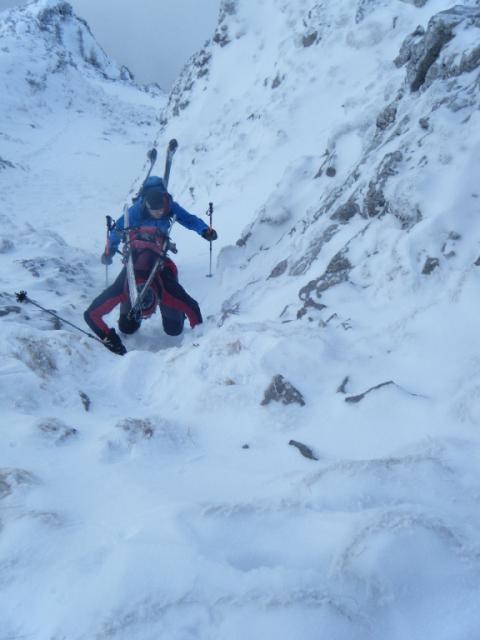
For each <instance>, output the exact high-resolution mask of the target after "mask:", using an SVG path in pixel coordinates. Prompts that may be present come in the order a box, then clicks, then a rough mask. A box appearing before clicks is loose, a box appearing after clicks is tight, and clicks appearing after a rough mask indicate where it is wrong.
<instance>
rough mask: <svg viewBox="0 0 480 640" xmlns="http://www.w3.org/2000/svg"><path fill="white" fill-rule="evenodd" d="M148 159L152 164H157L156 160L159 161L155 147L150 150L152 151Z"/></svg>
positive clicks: (148, 154)
mask: <svg viewBox="0 0 480 640" xmlns="http://www.w3.org/2000/svg"><path fill="white" fill-rule="evenodd" d="M147 158H148V159H149V160H150V162H155V160H156V159H157V150H156V149H155V147H153V149H150V151H149V152H148V153H147Z"/></svg>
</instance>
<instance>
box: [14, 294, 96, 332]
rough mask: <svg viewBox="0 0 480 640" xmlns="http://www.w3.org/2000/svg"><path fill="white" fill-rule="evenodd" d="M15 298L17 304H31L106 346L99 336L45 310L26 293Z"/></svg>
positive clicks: (16, 295)
mask: <svg viewBox="0 0 480 640" xmlns="http://www.w3.org/2000/svg"><path fill="white" fill-rule="evenodd" d="M15 297H16V299H17V302H29V303H30V304H33V306H34V307H37V308H38V309H41V310H42V311H45V313H49V314H50V315H51V316H53V317H54V318H56V319H57V320H60V322H64V323H65V324H69V325H70V326H71V327H73V328H74V329H76V330H77V331H81V332H82V333H84V334H85V335H86V336H88V337H89V338H92V340H96V341H97V342H100V343H101V344H104V343H103V340H100V338H98V337H97V336H94V335H93V333H88V331H84V330H83V329H82V328H81V327H77V325H76V324H73V322H70V321H69V320H65V318H62V317H61V316H59V315H58V314H57V313H55V312H54V311H50V309H45V307H42V306H41V305H40V304H38V302H35V300H32V299H31V298H29V297H28V295H27V292H26V291H19V292H18V293H16V294H15Z"/></svg>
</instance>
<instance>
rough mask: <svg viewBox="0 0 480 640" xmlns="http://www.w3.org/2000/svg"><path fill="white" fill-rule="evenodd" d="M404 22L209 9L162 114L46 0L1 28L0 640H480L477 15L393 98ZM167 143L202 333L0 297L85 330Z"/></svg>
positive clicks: (377, 10) (271, 3)
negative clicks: (108, 341) (111, 243)
mask: <svg viewBox="0 0 480 640" xmlns="http://www.w3.org/2000/svg"><path fill="white" fill-rule="evenodd" d="M416 4H423V3H422V2H417V3H416ZM424 5H425V6H423V7H417V6H415V3H413V4H412V3H408V2H401V1H400V0H399V1H398V2H395V3H391V2H385V1H381V0H378V1H373V0H372V1H371V2H366V1H365V0H360V1H358V2H357V1H356V0H343V1H342V2H339V3H327V2H316V3H307V2H302V1H300V2H296V3H288V2H284V1H281V0H263V1H259V2H258V3H255V6H253V5H250V4H249V3H246V2H224V3H223V4H222V8H221V11H220V20H219V27H218V29H217V35H216V37H215V40H216V42H213V43H211V44H210V45H209V46H208V47H207V48H206V49H205V50H204V51H203V52H202V53H200V54H199V56H198V57H197V58H196V59H195V60H193V61H192V64H191V65H190V67H189V68H187V69H186V70H185V72H184V74H183V75H182V76H181V77H180V79H179V81H178V83H177V85H176V87H174V89H173V92H172V94H171V96H170V98H169V99H168V103H167V99H166V97H165V96H162V95H156V94H155V93H152V92H151V93H147V92H145V91H140V90H139V89H138V88H137V87H135V85H134V84H133V83H132V82H131V80H130V79H129V78H128V75H125V72H123V75H122V71H121V70H119V69H118V68H117V67H116V66H115V65H114V63H112V62H110V61H108V60H107V59H106V58H105V59H104V58H102V56H101V50H98V51H97V49H96V48H95V47H97V45H96V44H95V43H94V41H93V43H92V44H91V46H92V47H94V49H93V50H95V52H96V53H95V56H94V59H96V60H97V63H98V61H100V63H98V64H93V65H92V64H91V60H92V56H89V55H86V56H85V55H84V53H85V50H83V54H82V51H81V48H80V47H79V44H78V43H79V42H80V40H79V36H78V33H79V29H80V30H84V31H82V33H83V34H84V35H83V36H82V39H83V42H85V41H87V40H88V30H87V28H86V26H85V25H84V24H82V23H79V22H78V21H77V19H76V18H75V17H74V16H71V15H70V14H68V12H67V13H65V7H64V4H63V3H55V2H49V1H45V0H42V1H41V2H37V3H32V4H31V5H28V7H27V8H26V9H21V10H15V11H13V10H12V11H9V12H4V13H2V14H0V38H1V41H0V55H1V57H0V69H1V71H0V74H1V75H0V77H1V82H2V94H1V96H2V97H1V100H0V108H1V116H2V118H1V122H2V125H1V127H0V140H1V147H0V158H1V161H0V196H1V202H2V209H1V220H2V222H3V225H2V229H1V232H0V264H1V269H0V279H1V288H0V302H1V305H0V313H1V314H2V315H1V322H2V333H1V337H0V351H1V354H2V359H1V364H0V376H1V380H2V382H1V387H0V403H1V404H0V406H1V407H2V427H1V431H0V506H1V510H2V511H1V515H0V593H1V598H0V600H1V602H2V609H1V612H0V640H6V639H7V638H12V637H27V638H29V637H32V638H35V639H38V640H53V639H55V640H59V639H60V638H66V639H68V640H71V639H72V640H73V639H77V638H78V639H80V638H81V639H84V638H85V639H86V638H89V639H90V638H112V637H113V638H116V639H119V640H121V639H126V638H129V639H130V638H135V640H153V639H154V638H155V640H158V639H159V638H165V639H167V638H168V640H172V639H178V640H184V639H187V638H192V639H193V638H197V639H200V638H201V639H205V640H207V639H208V640H210V639H212V638H219V639H220V638H222V639H223V638H229V640H230V639H232V638H244V637H246V636H248V637H249V638H253V639H256V638H262V639H263V638H276V639H279V640H280V639H282V640H284V639H285V640H286V639H289V640H290V639H293V638H298V637H303V638H312V639H313V638H319V637H328V638H335V639H342V638H355V640H357V639H358V640H361V639H362V638H365V639H366V638H369V639H370V638H378V639H380V638H382V639H384V638H389V640H397V639H398V640H404V639H406V638H408V639H409V640H411V639H415V638H419V639H420V638H422V640H423V639H424V638H426V637H428V638H433V637H434V638H436V640H442V639H445V640H447V639H448V640H452V639H455V640H457V639H459V640H460V639H461V640H467V639H470V638H475V637H476V635H477V633H478V631H477V630H478V627H479V624H480V619H479V613H478V604H477V602H478V584H479V569H480V564H479V553H480V550H479V547H478V525H479V521H478V515H477V512H478V508H477V507H478V499H479V495H480V477H479V472H478V458H479V439H478V435H477V424H478V417H479V407H480V405H479V398H480V393H479V390H480V382H479V381H480V360H479V358H478V356H477V354H476V351H475V344H476V334H477V326H476V325H477V321H476V318H477V315H478V303H477V300H478V284H479V275H478V268H479V267H478V266H477V265H476V264H475V262H476V260H477V258H478V256H479V254H480V251H479V242H478V240H477V238H478V237H479V235H478V233H477V231H478V222H477V215H476V214H477V212H478V189H477V180H476V176H477V175H478V169H479V167H478V163H479V161H478V157H479V154H478V148H479V139H478V133H477V132H478V130H479V128H478V126H476V125H477V121H478V67H476V66H473V68H472V70H471V71H468V72H467V71H466V72H462V73H458V74H457V75H454V74H453V72H452V73H450V72H451V70H452V69H453V68H454V66H455V64H457V63H458V64H459V61H461V60H464V59H465V56H466V55H468V54H470V53H472V52H473V53H474V55H472V60H475V59H476V58H475V55H476V54H475V51H476V48H475V47H476V43H477V42H478V21H479V18H478V17H477V18H476V19H473V20H471V21H469V20H468V19H466V20H463V21H461V22H460V23H459V26H455V27H454V36H453V37H452V39H451V40H450V41H449V42H448V43H447V44H446V45H445V46H444V47H443V48H442V51H441V54H440V57H439V60H438V63H437V67H435V65H434V67H433V71H435V73H433V75H432V77H430V76H429V77H428V78H427V81H426V83H425V86H423V87H421V88H420V90H418V91H415V92H412V91H410V88H409V86H408V77H409V76H408V73H411V71H408V69H407V67H406V66H405V65H403V66H396V65H395V64H394V62H393V61H394V59H395V58H396V57H397V56H398V55H399V52H400V50H401V47H402V43H403V42H404V40H405V38H406V37H407V36H408V35H409V34H411V33H412V32H414V30H415V29H416V27H417V25H422V26H423V27H424V28H427V25H428V22H429V20H430V18H431V17H432V16H433V15H435V14H437V13H438V12H439V11H442V10H445V9H449V8H451V7H453V6H454V5H455V3H454V2H449V1H447V0H443V1H442V0H430V1H428V2H426V3H424ZM463 6H465V7H467V8H470V9H472V10H474V9H475V8H478V2H466V3H464V5H463ZM49 9H52V10H53V12H52V14H47V16H48V21H47V22H46V23H45V22H44V21H43V22H42V19H41V17H42V15H43V16H44V17H45V14H42V13H41V11H44V10H47V11H48V10H49ZM39 16H40V19H39ZM42 24H43V26H44V28H43V29H42V28H40V26H39V25H42ZM315 34H316V35H315ZM26 35H27V36H28V37H25V36H26ZM415 38H416V40H415V42H417V43H418V42H420V43H421V36H419V35H417V36H415ZM89 47H90V44H89ZM65 52H66V54H65ZM462 55H463V56H464V57H463V58H462ZM85 58H87V60H85ZM59 60H64V61H66V62H64V63H61V64H60V66H58V61H59ZM88 60H90V62H88ZM408 64H409V63H407V66H408ZM99 65H100V66H99ZM399 65H400V62H399ZM442 69H447V70H448V72H449V73H450V75H448V76H447V77H443V76H442ZM389 105H393V106H394V107H395V109H396V115H395V117H394V119H393V121H391V122H389V123H388V124H387V125H386V126H385V128H382V127H383V124H382V125H381V126H379V125H378V119H377V118H378V117H379V115H380V114H385V113H386V112H385V108H386V107H387V106H389ZM388 113H392V112H391V111H390V112H388ZM387 115H388V114H387ZM420 119H423V120H422V122H423V124H419V122H420ZM387 120H388V118H387ZM170 137H176V138H177V139H178V140H179V143H180V147H179V150H178V152H177V157H176V158H175V166H174V169H173V171H172V178H171V189H172V192H173V194H174V196H175V197H176V199H177V200H178V201H179V202H180V204H182V205H183V206H185V207H186V208H187V209H189V210H191V211H192V212H194V213H196V214H197V215H203V214H204V213H205V211H206V209H207V206H208V202H209V201H213V202H214V205H215V213H214V226H215V227H216V228H217V230H218V232H219V236H220V237H219V240H218V241H217V242H216V243H215V245H214V249H215V258H217V257H218V262H217V263H216V265H215V276H214V278H212V279H208V278H205V275H206V273H207V272H208V248H209V247H208V244H207V243H206V242H205V241H204V240H202V239H201V238H199V237H198V236H196V235H195V234H193V233H189V232H187V231H186V230H183V229H181V228H178V227H176V228H175V233H174V236H175V238H174V239H175V240H176V242H177V244H178V246H179V249H180V253H179V254H178V256H177V257H176V262H177V263H178V265H179V268H180V273H181V281H182V283H183V284H184V285H185V287H186V288H187V290H188V291H189V292H191V293H192V295H194V297H196V299H198V300H199V302H200V304H201V307H202V310H203V312H204V315H205V316H206V317H207V321H206V322H205V324H204V326H203V327H201V328H199V329H195V330H194V331H190V330H189V329H187V330H186V331H185V334H184V336H183V337H182V338H169V337H168V336H165V335H164V334H163V333H162V330H161V327H160V323H159V321H158V317H157V316H154V317H153V318H152V319H150V320H148V321H147V322H145V323H144V325H143V326H142V328H141V331H140V332H139V333H138V334H137V335H135V336H132V337H126V338H125V343H126V346H127V348H128V349H129V352H128V353H127V355H126V356H124V357H123V358H119V357H117V356H115V355H113V354H110V353H109V352H108V351H107V350H104V349H103V348H102V347H101V345H98V344H97V343H96V342H94V341H91V340H89V339H88V338H87V337H84V336H82V335H81V334H78V333H75V332H74V331H71V330H70V329H68V328H60V329H59V328H58V327H55V326H54V323H53V322H52V321H51V320H50V318H49V317H48V316H46V315H42V314H41V312H40V311H38V310H36V309H34V308H33V307H31V306H22V307H20V306H19V305H18V304H17V303H16V302H15V298H14V295H13V293H14V291H16V290H18V289H20V288H23V289H27V291H28V293H29V295H30V296H31V297H32V298H34V299H36V300H38V301H39V302H40V303H41V304H44V305H46V306H47V307H49V308H54V309H56V310H57V311H58V312H59V313H61V314H62V315H65V316H66V317H67V318H68V319H70V320H71V321H73V322H81V314H82V312H83V310H84V308H85V307H86V306H87V305H88V303H89V302H90V300H91V299H92V298H93V297H94V296H95V295H97V293H98V292H99V291H100V290H101V289H102V287H103V286H104V278H105V269H104V267H102V266H101V265H100V263H99V259H98V257H99V254H100V253H101V251H102V249H103V242H104V222H105V217H104V216H105V215H106V214H111V215H113V216H114V217H116V216H117V215H119V214H120V212H121V207H122V204H123V202H124V201H125V199H126V198H128V197H130V196H131V195H132V194H133V193H134V192H135V189H136V188H137V187H138V185H139V183H140V181H141V177H142V175H143V173H144V170H145V166H146V159H145V154H146V151H147V149H148V148H150V146H152V145H153V144H158V148H159V152H160V154H162V153H163V150H164V147H165V145H166V142H167V141H168V139H169V138H170ZM326 150H328V152H327V153H326ZM2 161H3V162H2ZM328 167H335V171H336V173H335V176H333V177H329V176H327V172H326V169H327V168H328ZM160 169H161V161H160ZM320 169H322V170H321V171H320ZM315 176H317V177H315ZM342 207H343V208H342ZM349 212H353V215H351V216H350V213H349ZM239 237H241V238H242V239H241V241H240V243H239V244H238V245H237V244H235V242H236V241H237V239H238V238H239ZM428 259H430V260H433V262H428ZM435 260H436V262H435ZM426 265H430V266H431V267H432V269H431V272H428V269H426ZM434 265H435V266H434ZM119 268H120V264H119V262H116V264H115V266H114V267H112V268H111V269H110V278H111V277H112V276H113V275H115V274H116V272H117V269H119ZM322 305H325V306H324V307H322ZM111 322H112V324H114V322H115V313H113V314H112V318H111ZM82 326H83V325H82ZM279 374H280V375H282V376H284V378H285V379H286V380H287V381H288V382H290V383H291V384H292V385H294V386H295V387H296V388H297V389H298V390H299V391H300V392H301V394H302V396H303V398H304V400H305V406H300V405H299V404H289V405H285V404H282V403H281V402H275V401H274V402H271V403H269V404H262V400H263V399H264V393H265V391H266V389H267V387H268V386H269V384H270V382H271V381H272V377H273V376H276V375H279ZM383 383H389V384H383ZM378 385H382V386H378ZM377 386H378V388H375V389H374V387H377ZM370 389H373V390H372V391H370V392H369V393H367V394H366V395H365V396H362V395H361V394H363V393H365V392H367V391H368V390H370ZM87 409H88V410H87ZM291 441H295V442H300V443H303V444H305V445H307V446H308V447H310V448H311V450H312V452H313V453H314V455H315V457H316V458H318V459H317V460H312V459H308V458H305V457H303V456H302V455H301V453H300V451H299V449H298V448H297V447H295V446H292V445H289V442H291Z"/></svg>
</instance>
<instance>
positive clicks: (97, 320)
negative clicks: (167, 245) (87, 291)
mask: <svg viewBox="0 0 480 640" xmlns="http://www.w3.org/2000/svg"><path fill="white" fill-rule="evenodd" d="M138 275H142V274H141V273H139V274H138ZM146 276H147V277H148V273H146ZM126 278H127V272H126V269H125V268H123V269H122V271H121V272H120V274H119V275H118V277H117V279H116V280H115V282H114V283H113V284H112V285H110V286H109V287H108V288H107V289H105V291H103V292H102V293H101V294H100V295H99V296H97V297H96V298H95V300H94V301H93V302H92V303H91V305H90V306H89V307H88V309H87V310H86V311H85V313H84V314H83V317H84V318H85V322H86V323H87V324H88V326H89V327H90V329H92V331H93V332H94V333H96V335H97V336H99V337H100V338H102V339H103V338H104V337H105V336H106V335H107V333H108V331H109V327H108V325H107V324H106V323H105V322H104V320H103V317H104V316H106V315H108V314H109V313H110V312H111V311H112V310H113V309H114V308H115V307H116V306H117V305H119V304H122V303H123V304H122V307H121V312H128V310H129V308H130V307H129V304H130V303H129V297H128V288H127V283H126ZM152 285H153V286H154V288H155V290H156V292H157V293H158V297H159V301H160V304H159V307H160V312H161V314H162V321H163V328H164V330H165V332H166V333H168V334H170V335H178V334H179V333H181V332H182V329H183V322H184V319H185V316H187V318H188V321H189V323H190V326H191V327H192V328H193V327H195V326H196V325H197V324H201V323H202V321H203V320H202V314H201V311H200V307H199V306H198V302H197V301H196V300H194V299H193V298H192V297H191V296H189V295H188V293H187V292H186V291H185V289H184V288H183V287H182V286H181V284H179V282H178V279H177V268H176V266H175V264H174V263H173V262H172V261H171V260H167V261H166V264H165V267H164V268H163V269H162V271H160V272H159V273H158V274H157V275H156V276H155V278H154V280H153V283H152Z"/></svg>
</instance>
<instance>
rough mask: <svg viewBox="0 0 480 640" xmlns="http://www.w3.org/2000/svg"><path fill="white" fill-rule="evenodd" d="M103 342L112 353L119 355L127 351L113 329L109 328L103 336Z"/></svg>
mask: <svg viewBox="0 0 480 640" xmlns="http://www.w3.org/2000/svg"><path fill="white" fill-rule="evenodd" d="M103 344H104V345H105V346H106V347H107V349H109V350H110V351H111V352H112V353H116V354H117V355H119V356H123V355H125V354H126V353H127V350H126V349H125V345H124V344H123V342H122V341H121V340H120V338H119V336H118V334H117V332H116V331H115V329H110V330H109V332H108V333H107V335H106V336H105V338H104V339H103Z"/></svg>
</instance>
